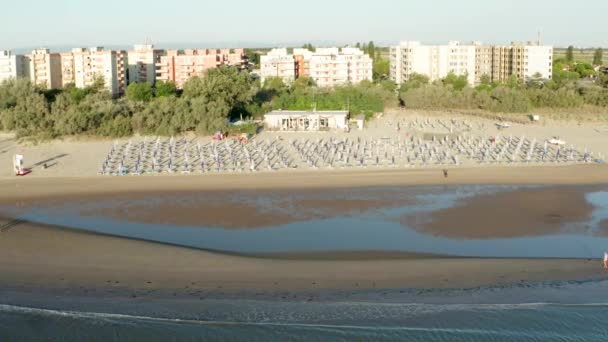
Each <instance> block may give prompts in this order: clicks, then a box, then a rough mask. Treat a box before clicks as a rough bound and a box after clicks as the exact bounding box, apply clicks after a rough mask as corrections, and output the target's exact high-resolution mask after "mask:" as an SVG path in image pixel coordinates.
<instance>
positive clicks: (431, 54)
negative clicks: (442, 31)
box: [390, 41, 476, 84]
mask: <svg viewBox="0 0 608 342" xmlns="http://www.w3.org/2000/svg"><path fill="white" fill-rule="evenodd" d="M475 54H476V47H475V46H474V45H462V44H461V43H460V42H456V41H452V42H449V43H448V44H447V45H422V44H421V43H420V42H416V41H407V42H402V43H401V44H400V45H399V46H396V47H392V48H391V51H390V58H391V70H390V74H391V79H392V80H394V81H395V82H397V83H403V82H405V81H407V80H408V79H409V77H410V76H411V75H412V74H414V73H417V74H422V75H426V76H428V77H429V78H430V80H431V81H435V80H439V79H442V78H445V77H446V76H447V75H448V74H449V73H453V74H455V75H458V76H467V79H468V80H469V83H471V84H473V83H474V82H475V67H476V65H475Z"/></svg>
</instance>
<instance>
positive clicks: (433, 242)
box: [4, 186, 608, 258]
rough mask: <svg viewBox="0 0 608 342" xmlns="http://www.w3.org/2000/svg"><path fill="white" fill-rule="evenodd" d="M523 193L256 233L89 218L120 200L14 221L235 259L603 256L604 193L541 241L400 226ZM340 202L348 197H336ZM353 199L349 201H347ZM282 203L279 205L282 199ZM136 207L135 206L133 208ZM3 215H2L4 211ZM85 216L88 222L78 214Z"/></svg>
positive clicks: (34, 212) (419, 190)
mask: <svg viewBox="0 0 608 342" xmlns="http://www.w3.org/2000/svg"><path fill="white" fill-rule="evenodd" d="M522 189H525V187H514V186H451V187H436V186H435V187H410V188H391V189H377V188H374V189H369V190H367V191H365V190H358V191H359V192H358V193H356V194H355V195H356V196H359V197H361V196H366V198H367V199H370V198H371V199H382V197H383V196H385V194H386V193H389V192H392V193H397V192H398V193H400V194H407V195H408V196H409V198H411V200H410V201H408V203H407V204H404V205H401V206H397V207H389V208H373V209H369V210H362V211H360V212H357V213H349V214H347V215H341V216H337V217H330V218H320V219H318V218H317V219H308V220H306V219H302V218H300V219H299V220H295V222H293V223H289V224H283V225H278V226H268V227H262V228H256V229H221V228H216V227H205V226H194V225H189V226H184V225H167V224H149V223H140V222H133V221H126V220H116V219H111V218H107V217H102V216H95V215H91V214H90V212H91V210H94V209H100V208H112V207H113V206H120V205H121V203H122V202H121V201H120V200H116V199H114V200H107V199H106V200H101V201H89V202H87V201H83V202H66V203H60V204H57V205H52V206H45V207H38V208H34V209H31V210H29V211H27V212H20V214H19V217H20V218H22V219H26V220H31V221H35V222H43V223H50V224H55V225H60V226H67V227H72V228H77V229H83V230H87V231H93V232H99V233H104V234H110V235H117V236H124V237H131V238H138V239H145V240H152V241H159V242H164V243H171V244H176V245H183V246H188V247H196V248H203V249H209V250H216V251H227V252H238V253H285V252H322V251H391V252H394V251H401V252H419V253H433V254H442V255H453V256H467V257H522V258H536V257H551V258H590V257H598V256H599V255H602V253H603V251H604V250H606V249H607V248H608V237H605V236H599V235H598V234H595V233H596V232H597V229H599V224H600V222H601V221H602V220H606V219H607V218H608V192H606V191H603V189H604V188H601V187H600V188H598V189H595V190H589V191H588V192H587V193H586V200H587V201H588V202H589V203H591V204H592V205H593V206H594V207H595V209H594V210H593V213H592V215H591V217H590V218H589V219H587V220H585V221H582V222H569V223H565V224H564V225H563V231H562V232H558V233H555V234H549V235H544V236H522V237H516V238H498V239H478V240H476V239H453V238H446V237H441V236H433V235H430V234H425V233H424V232H420V231H417V230H414V229H412V228H411V227H409V226H408V225H407V224H406V223H404V222H403V220H401V218H402V217H407V216H408V215H418V214H420V213H429V214H432V213H433V212H435V211H437V210H440V209H444V208H449V207H452V206H454V205H455V204H456V203H458V201H461V200H463V199H467V198H472V197H474V196H478V195H480V194H492V193H501V192H512V191H518V190H522ZM335 191H336V192H338V193H340V192H342V193H340V194H339V196H337V197H348V196H349V194H350V193H349V192H348V191H345V190H335ZM350 195H352V194H350ZM204 196H206V195H205V194H190V193H189V194H183V195H181V196H176V195H172V196H167V197H155V198H147V199H136V200H131V202H129V203H130V204H131V205H133V204H138V203H137V202H138V201H139V202H142V203H143V204H142V203H139V204H142V205H149V206H150V208H151V209H150V210H154V205H155V203H158V202H162V201H170V202H173V203H180V201H183V202H197V201H199V202H202V203H204V200H209V199H208V198H205V199H203V197H204ZM238 196H240V198H238V199H237V200H242V201H254V202H256V203H257V204H258V205H260V206H261V207H263V210H272V207H273V205H275V203H277V201H278V200H277V198H273V197H272V196H270V195H264V193H262V195H255V194H240V195H238ZM279 200H280V199H279ZM133 202H135V203H133ZM4 209H6V208H4ZM83 212H86V213H87V214H86V215H84V214H82V213H83ZM235 215H246V213H235Z"/></svg>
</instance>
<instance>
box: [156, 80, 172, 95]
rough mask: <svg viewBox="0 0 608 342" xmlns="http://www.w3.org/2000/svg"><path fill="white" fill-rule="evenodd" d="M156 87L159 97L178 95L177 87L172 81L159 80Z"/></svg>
mask: <svg viewBox="0 0 608 342" xmlns="http://www.w3.org/2000/svg"><path fill="white" fill-rule="evenodd" d="M154 87H155V88H156V96H157V97H163V96H175V95H177V87H176V86H175V83H173V82H171V81H167V82H165V81H157V82H156V84H155V85H154Z"/></svg>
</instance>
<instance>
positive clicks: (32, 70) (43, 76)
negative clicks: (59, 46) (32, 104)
mask: <svg viewBox="0 0 608 342" xmlns="http://www.w3.org/2000/svg"><path fill="white" fill-rule="evenodd" d="M25 65H26V66H27V67H26V74H27V75H28V76H29V78H30V80H31V81H32V83H34V84H35V85H38V86H42V87H45V88H46V89H58V88H61V87H62V80H61V56H60V55H59V54H58V53H51V52H50V50H49V49H37V50H34V51H32V53H31V54H28V55H26V56H25Z"/></svg>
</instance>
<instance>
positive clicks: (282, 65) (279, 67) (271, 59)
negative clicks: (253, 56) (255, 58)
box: [260, 49, 308, 83]
mask: <svg viewBox="0 0 608 342" xmlns="http://www.w3.org/2000/svg"><path fill="white" fill-rule="evenodd" d="M306 51H308V50H306ZM301 53H303V51H301ZM299 56H301V57H300V58H301V60H302V61H303V60H304V59H305V57H304V55H299ZM260 68H261V69H260V77H261V79H262V82H264V81H265V80H266V79H267V78H270V77H279V78H281V79H283V81H285V82H288V83H289V82H292V81H293V80H295V79H296V77H297V74H296V64H295V60H294V56H293V55H291V54H288V53H287V49H272V50H270V52H268V54H266V55H264V56H261V57H260Z"/></svg>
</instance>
